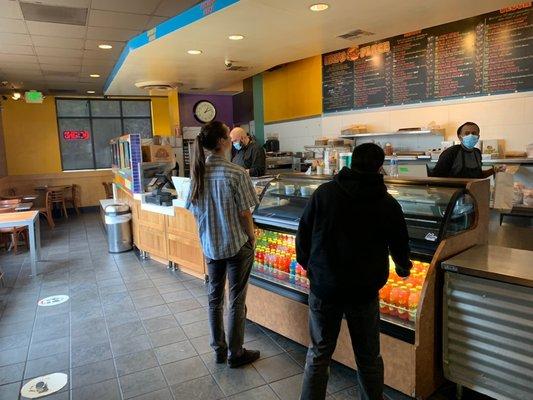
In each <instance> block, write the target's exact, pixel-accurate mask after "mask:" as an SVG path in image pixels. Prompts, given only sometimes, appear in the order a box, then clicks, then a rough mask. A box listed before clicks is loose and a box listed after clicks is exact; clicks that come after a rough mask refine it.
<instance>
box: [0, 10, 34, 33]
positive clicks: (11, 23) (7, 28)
mask: <svg viewBox="0 0 533 400" xmlns="http://www.w3.org/2000/svg"><path fill="white" fill-rule="evenodd" d="M2 15H3V14H2ZM0 32H11V33H28V32H27V31H26V24H25V23H24V20H22V19H11V18H0Z"/></svg>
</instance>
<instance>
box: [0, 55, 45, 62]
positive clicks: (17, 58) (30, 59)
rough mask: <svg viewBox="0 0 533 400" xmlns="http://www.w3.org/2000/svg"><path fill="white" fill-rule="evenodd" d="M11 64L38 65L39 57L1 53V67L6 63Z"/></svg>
mask: <svg viewBox="0 0 533 400" xmlns="http://www.w3.org/2000/svg"><path fill="white" fill-rule="evenodd" d="M6 61H7V62H9V63H12V62H13V63H24V64H25V63H29V64H37V57H36V56H34V55H22V54H3V53H0V65H2V64H3V63H4V62H6Z"/></svg>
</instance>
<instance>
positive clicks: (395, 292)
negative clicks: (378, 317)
mask: <svg viewBox="0 0 533 400" xmlns="http://www.w3.org/2000/svg"><path fill="white" fill-rule="evenodd" d="M399 296H400V286H399V285H398V284H397V283H393V284H392V286H391V290H390V295H389V314H390V315H392V316H393V317H397V316H398V301H399V300H398V299H399Z"/></svg>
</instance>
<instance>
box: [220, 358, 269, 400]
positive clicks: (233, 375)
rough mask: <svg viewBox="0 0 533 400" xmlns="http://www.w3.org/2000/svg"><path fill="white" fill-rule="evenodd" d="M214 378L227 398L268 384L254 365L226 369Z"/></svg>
mask: <svg viewBox="0 0 533 400" xmlns="http://www.w3.org/2000/svg"><path fill="white" fill-rule="evenodd" d="M213 376H214V378H215V379H216V381H217V383H218V386H220V388H221V389H222V391H223V392H224V394H225V395H226V396H231V395H234V394H237V393H240V392H244V391H246V390H249V389H253V388H255V387H258V386H262V385H264V384H265V383H266V382H265V380H264V379H263V378H262V377H261V375H259V373H258V372H257V371H256V370H255V368H254V367H253V366H252V365H247V366H245V367H241V368H225V369H224V370H222V371H220V372H217V373H215V374H213Z"/></svg>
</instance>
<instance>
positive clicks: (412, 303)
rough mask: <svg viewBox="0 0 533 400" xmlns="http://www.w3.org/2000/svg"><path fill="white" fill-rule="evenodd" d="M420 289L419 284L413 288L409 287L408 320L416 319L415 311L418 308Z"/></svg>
mask: <svg viewBox="0 0 533 400" xmlns="http://www.w3.org/2000/svg"><path fill="white" fill-rule="evenodd" d="M421 291H422V287H421V286H417V287H415V288H413V289H411V293H410V294H409V301H408V303H409V321H413V322H414V321H415V320H416V311H417V308H418V302H419V301H420V292H421Z"/></svg>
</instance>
